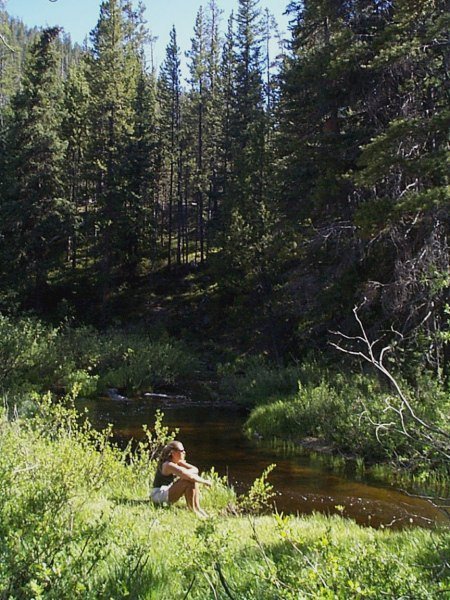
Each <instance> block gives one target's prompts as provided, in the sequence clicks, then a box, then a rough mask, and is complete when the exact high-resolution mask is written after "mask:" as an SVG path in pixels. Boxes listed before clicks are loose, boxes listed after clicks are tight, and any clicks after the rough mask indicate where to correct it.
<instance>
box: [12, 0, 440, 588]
mask: <svg viewBox="0 0 450 600" xmlns="http://www.w3.org/2000/svg"><path fill="white" fill-rule="evenodd" d="M60 1H62V0H60ZM236 5H237V8H236V11H234V12H233V13H231V14H225V13H224V11H223V10H222V9H221V7H220V0H205V3H204V4H203V5H202V6H200V3H198V11H197V14H196V16H195V20H194V22H193V24H192V37H191V43H190V46H189V47H187V48H181V47H180V46H179V43H178V40H177V31H176V29H175V27H173V28H172V30H171V31H170V39H169V43H168V45H167V47H166V49H165V55H164V58H163V61H162V63H161V64H159V65H156V64H154V63H153V59H152V56H153V53H152V47H153V44H154V38H153V37H152V33H151V27H152V24H151V23H147V22H146V20H145V18H144V5H143V3H141V2H139V3H138V2H132V1H131V0H103V1H102V2H99V15H98V21H97V24H96V26H95V28H94V29H93V30H92V31H91V32H90V33H89V32H86V35H87V37H86V41H85V42H84V44H82V45H80V44H74V43H73V42H72V41H71V38H70V35H68V34H67V33H65V32H64V31H63V30H62V29H61V28H59V27H49V28H45V29H41V28H37V27H35V28H29V27H26V26H25V25H24V24H23V23H22V22H21V21H20V20H17V19H15V18H12V17H11V16H10V15H9V14H8V12H7V2H6V1H4V0H0V396H1V397H2V399H3V401H2V404H1V406H0V600H16V599H17V600H21V599H24V600H25V599H26V600H31V599H36V600H37V599H55V600H62V599H65V598H71V599H72V598H80V599H91V598H92V599H100V598H101V599H103V598H104V599H105V600H106V599H112V598H114V600H115V599H119V598H131V599H136V600H138V599H140V598H142V599H157V600H158V599H161V600H164V599H169V598H177V599H178V598H180V600H181V599H183V598H198V599H199V600H200V599H206V598H214V599H218V598H236V599H242V600H246V599H248V600H251V599H256V598H258V599H266V598H267V600H269V599H275V598H276V599H286V600H290V599H294V598H298V599H303V598H305V599H306V598H323V599H329V600H332V599H334V598H336V599H340V598H342V599H344V600H345V599H347V598H365V597H370V598H376V599H380V598H385V597H387V598H411V600H416V599H422V598H423V599H431V600H432V599H433V598H444V597H447V596H446V594H448V593H450V568H449V564H450V537H449V528H448V522H447V525H445V526H444V527H443V528H442V529H437V530H435V531H433V532H429V531H425V530H420V529H417V530H411V533H410V532H406V531H399V532H388V531H375V530H372V529H370V528H366V529H364V528H359V527H358V526H357V525H355V524H354V523H350V522H349V523H347V522H346V521H345V519H344V518H343V517H339V516H335V517H330V518H329V519H328V520H327V517H325V516H320V515H315V516H313V517H310V518H309V520H307V519H306V518H305V519H304V520H302V519H301V518H299V517H297V518H294V517H290V516H285V515H282V514H281V515H280V514H276V515H264V516H263V515H262V513H265V512H266V509H267V506H268V505H269V498H270V496H271V487H270V484H269V483H268V482H267V478H266V475H265V474H263V475H262V477H261V479H260V480H257V481H256V482H255V484H254V487H253V488H252V490H250V492H249V493H248V495H247V496H246V497H245V498H244V497H239V496H237V495H236V494H235V493H234V492H233V490H230V489H229V488H228V487H227V485H226V481H225V480H223V479H222V478H221V477H219V476H218V475H217V473H215V472H214V469H213V470H212V472H211V473H210V474H209V477H211V479H212V480H213V486H212V489H211V490H208V491H207V492H206V493H205V502H206V506H207V509H208V512H212V513H213V518H211V519H209V520H207V521H205V522H204V523H200V524H194V525H193V524H192V522H193V519H194V517H192V516H191V515H190V514H187V511H185V510H179V509H174V510H172V507H170V508H169V509H167V511H165V510H162V512H161V511H158V509H155V508H154V507H152V506H151V505H148V503H147V504H145V506H144V504H142V506H139V505H138V504H137V503H136V502H134V500H133V498H136V496H145V494H146V488H145V485H144V480H145V481H147V479H148V478H149V477H150V478H151V477H152V474H153V472H154V469H155V464H156V463H155V456H156V452H157V450H159V449H160V448H161V445H164V443H166V442H167V440H168V439H170V435H169V431H168V430H167V428H165V427H164V425H163V424H162V423H161V420H160V417H161V415H159V416H158V417H157V419H156V422H155V426H154V429H153V430H152V431H150V430H146V436H147V437H146V441H145V442H141V443H139V444H138V445H137V446H136V447H133V448H132V447H131V446H129V447H127V448H126V449H125V450H123V449H119V448H118V447H116V446H114V444H112V443H111V442H110V437H111V435H110V434H111V432H110V431H109V432H108V431H106V432H98V431H96V430H95V429H94V428H93V427H92V425H90V424H89V422H88V421H86V422H85V423H84V424H83V423H81V421H80V415H79V414H78V413H77V412H76V410H75V408H74V406H75V402H76V399H77V398H78V397H82V398H85V397H96V396H99V395H101V394H105V392H106V390H108V389H116V390H118V391H119V392H120V393H121V394H124V395H126V396H127V397H136V396H139V395H141V396H142V394H143V393H144V392H154V393H156V394H157V393H169V394H171V393H186V394H187V395H188V396H189V397H194V396H196V397H198V398H201V399H204V400H205V402H208V401H211V400H213V401H214V402H218V403H221V402H223V403H226V402H232V403H233V404H235V405H238V406H239V407H241V409H242V410H243V411H244V412H245V414H246V419H247V420H246V425H245V427H246V433H247V435H248V436H249V437H253V438H256V439H258V440H272V439H274V438H276V439H278V440H284V441H288V442H290V443H293V444H294V445H300V446H301V445H302V440H304V439H306V438H313V439H317V440H321V441H324V442H325V443H326V444H327V445H328V446H329V447H331V448H332V451H333V453H334V454H335V455H340V456H345V457H346V458H351V459H352V460H356V461H357V464H358V465H359V466H360V468H361V469H366V468H367V469H369V468H371V467H373V466H374V465H375V466H377V467H378V468H380V465H381V466H382V467H381V468H382V469H386V471H385V472H384V475H385V476H386V477H398V478H400V479H401V478H404V479H401V481H402V484H403V483H405V481H406V479H408V481H410V482H411V481H416V482H417V481H420V483H421V484H423V485H424V486H426V490H427V492H426V493H427V497H428V498H429V499H430V501H432V502H433V503H434V504H435V505H438V506H439V507H440V508H441V509H442V510H443V511H444V513H445V514H446V515H447V521H448V516H449V513H450V501H449V499H448V498H449V496H450V492H449V481H450V467H449V464H450V419H449V415H450V394H449V391H450V294H449V290H450V249H449V232H450V227H449V225H450V195H449V175H448V173H449V170H448V164H449V154H448V150H449V143H448V140H449V137H448V134H449V125H450V103H449V99H450V42H449V37H448V32H449V26H450V14H449V12H448V3H447V2H446V1H444V0H345V1H344V0H342V1H337V0H304V1H296V0H292V1H290V2H289V1H288V0H286V14H287V16H288V19H289V29H288V32H287V34H286V35H285V36H282V35H280V33H279V29H278V25H277V23H276V20H275V18H274V16H273V15H272V14H271V13H270V11H269V10H268V9H267V8H265V7H264V0H238V2H237V3H236ZM124 498H125V499H126V501H125V500H124ZM118 499H122V500H120V501H119V500H118ZM230 507H233V510H231V509H230ZM241 517H242V518H241ZM179 522H181V523H182V527H181V528H179V525H178V523H179ZM168 530H174V533H173V535H174V536H175V537H174V538H173V540H172V542H173V543H174V544H176V548H177V550H178V551H179V555H180V556H181V557H182V559H183V561H184V563H183V565H182V566H180V565H178V564H176V563H175V562H174V561H175V558H176V557H172V554H171V546H170V543H169V542H170V540H169V539H168V536H167V531H168ZM349 532H350V533H349ZM153 536H154V537H153ZM152 538H153V541H152ZM155 540H156V543H155ZM236 557H238V560H237V564H236ZM165 565H167V566H165ZM239 565H242V566H243V568H242V569H240V568H238V567H239ZM174 569H175V570H177V573H178V574H179V577H178V576H177V578H176V581H173V580H172V576H173V572H174Z"/></svg>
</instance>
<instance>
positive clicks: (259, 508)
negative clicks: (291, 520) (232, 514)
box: [237, 464, 276, 514]
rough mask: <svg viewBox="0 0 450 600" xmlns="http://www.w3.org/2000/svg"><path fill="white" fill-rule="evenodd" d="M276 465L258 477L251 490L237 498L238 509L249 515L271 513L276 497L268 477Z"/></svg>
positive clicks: (266, 469) (269, 467)
mask: <svg viewBox="0 0 450 600" xmlns="http://www.w3.org/2000/svg"><path fill="white" fill-rule="evenodd" d="M275 467H276V465H275V464H272V465H269V466H268V467H266V468H265V469H264V471H263V472H262V475H261V477H257V478H256V479H255V481H254V482H253V484H252V485H251V487H250V489H249V490H248V491H247V492H246V494H244V495H243V496H240V497H238V498H237V502H238V508H239V509H240V510H241V511H242V512H243V513H247V514H261V513H263V512H267V511H271V509H272V505H271V501H272V500H273V498H274V497H275V491H274V489H273V485H272V484H271V483H269V481H267V477H268V476H269V475H270V473H271V472H272V471H273V470H274V469H275Z"/></svg>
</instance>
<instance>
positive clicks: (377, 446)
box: [225, 361, 449, 470]
mask: <svg viewBox="0 0 450 600" xmlns="http://www.w3.org/2000/svg"><path fill="white" fill-rule="evenodd" d="M256 365H257V366H256V368H255V361H248V362H247V367H248V370H244V366H243V365H241V369H242V370H241V371H238V374H237V373H234V375H232V376H230V375H228V377H230V379H228V380H227V379H226V378H225V384H226V387H225V389H228V390H230V393H234V396H233V397H234V398H235V399H237V400H241V401H243V400H244V401H246V402H247V403H248V405H249V406H251V407H253V410H252V412H251V414H250V416H249V418H248V420H247V423H246V430H247V433H248V435H249V436H257V437H262V438H264V439H266V440H270V439H272V438H274V437H275V438H280V439H284V440H286V439H287V440H292V441H295V442H301V441H302V440H303V439H304V438H308V437H313V438H319V439H321V440H324V441H325V442H327V443H328V444H330V446H331V447H332V448H334V449H335V450H336V451H340V452H342V453H344V454H347V455H352V456H360V457H363V458H364V459H365V460H367V461H368V462H376V461H385V460H388V459H391V458H393V457H394V456H397V457H403V464H404V465H406V464H408V466H409V467H410V469H412V470H416V469H420V468H421V466H422V468H425V463H424V462H422V461H423V459H424V458H425V456H427V457H428V459H429V460H431V461H432V463H433V464H435V467H436V468H438V465H440V464H441V462H442V459H439V457H438V456H436V455H435V452H434V451H433V449H432V448H431V447H428V446H427V447H426V448H422V447H421V445H420V444H419V443H416V441H417V440H415V439H411V438H408V437H407V436H406V435H404V434H403V433H402V432H401V431H400V429H399V428H398V427H394V426H393V423H392V421H395V414H394V410H395V409H396V410H398V409H399V408H400V406H399V400H398V399H397V398H396V397H395V395H394V394H393V393H392V390H390V389H389V388H387V387H384V386H383V385H382V384H381V383H380V382H379V381H378V380H376V379H374V378H372V377H369V376H363V375H356V374H349V375H347V376H345V375H343V374H341V373H338V372H336V371H333V370H331V369H323V368H322V369H321V368H319V367H317V366H316V365H314V364H305V365H303V366H296V367H295V368H294V367H290V368H286V369H285V370H283V369H282V370H275V371H272V367H268V366H264V365H263V364H261V363H260V362H257V361H256ZM273 372H274V373H275V376H274V377H273V378H272V377H271V374H272V373H273ZM283 375H284V376H283ZM294 382H295V388H296V391H293V390H292V386H293V385H294ZM402 387H404V389H407V390H408V394H409V396H410V397H411V404H412V406H413V407H414V410H415V412H416V414H417V415H419V416H420V417H422V418H423V419H425V420H427V421H428V422H432V423H435V425H436V426H438V427H442V428H444V429H445V428H446V427H447V426H448V424H446V417H445V415H446V413H447V412H448V410H449V405H448V402H449V400H448V394H447V393H446V391H445V389H444V388H443V387H442V385H441V384H440V383H439V382H438V381H436V380H434V379H432V378H431V377H430V376H429V375H426V374H423V375H421V376H420V377H416V384H415V389H413V388H412V387H411V385H408V384H407V383H406V382H402ZM388 405H390V406H391V408H390V409H388V408H387V407H388ZM405 418H406V419H407V417H405ZM378 424H383V425H382V426H381V427H378V428H377V425H378ZM419 457H421V458H419ZM420 465H421V466H420Z"/></svg>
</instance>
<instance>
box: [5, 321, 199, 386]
mask: <svg viewBox="0 0 450 600" xmlns="http://www.w3.org/2000/svg"><path fill="white" fill-rule="evenodd" d="M0 335H1V342H0V358H1V359H2V361H1V365H2V366H1V367H0V376H1V377H0V381H1V382H2V385H3V389H4V390H11V389H15V390H19V389H22V390H27V389H34V390H37V391H42V390H48V389H52V390H66V391H67V392H70V390H71V389H72V388H74V387H76V388H77V391H78V393H79V394H81V395H83V396H89V395H94V394H96V393H97V394H98V393H100V392H104V391H105V389H106V388H108V387H120V388H123V389H125V390H127V391H128V392H138V391H151V390H152V389H154V388H155V387H158V386H159V387H161V386H165V385H171V386H174V385H180V384H181V382H184V381H186V380H188V379H190V378H192V376H193V375H194V373H195V372H197V371H198V370H199V369H200V364H199V361H198V360H197V358H196V357H195V355H193V354H192V352H190V351H189V350H188V349H187V347H186V346H185V345H184V344H183V343H181V342H177V341H176V340H172V339H171V338H170V337H169V336H167V335H164V334H161V333H159V334H158V337H157V339H154V337H153V336H151V335H148V334H147V333H128V332H124V331H120V330H110V331H107V332H103V333H99V332H97V331H96V330H95V329H93V328H91V327H70V326H68V325H64V326H60V327H51V326H47V325H44V324H43V323H42V322H40V321H38V320H36V319H17V320H13V319H11V318H8V317H6V316H3V315H0ZM155 337H156V335H155Z"/></svg>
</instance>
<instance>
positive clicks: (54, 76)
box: [0, 28, 73, 310]
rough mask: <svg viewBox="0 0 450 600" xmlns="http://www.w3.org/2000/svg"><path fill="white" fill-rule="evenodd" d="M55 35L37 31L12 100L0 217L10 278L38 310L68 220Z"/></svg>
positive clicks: (59, 260) (57, 264)
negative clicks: (38, 34) (38, 35)
mask: <svg viewBox="0 0 450 600" xmlns="http://www.w3.org/2000/svg"><path fill="white" fill-rule="evenodd" d="M58 34H59V29H58V28H53V29H46V30H44V31H43V32H42V34H41V36H40V37H39V38H38V40H37V41H36V43H35V44H34V46H33V47H32V49H31V52H30V55H29V58H28V60H27V63H26V65H25V72H24V76H23V79H22V88H21V90H20V92H18V93H17V94H16V95H15V96H14V98H13V101H12V108H13V115H14V116H13V119H12V121H11V124H10V129H9V132H8V140H7V148H8V156H7V165H6V173H5V175H6V179H7V189H8V190H9V193H8V196H7V198H6V199H5V200H4V202H3V204H2V206H1V213H2V215H1V217H2V218H1V219H0V221H1V223H2V225H1V228H2V256H4V257H6V259H7V269H8V274H9V277H10V281H11V282H12V284H13V286H14V287H16V288H17V289H19V290H22V292H23V293H26V294H28V300H29V301H30V303H31V304H32V305H33V306H34V307H35V308H36V309H38V310H42V309H43V302H44V298H45V295H46V289H47V288H48V287H49V285H50V277H51V276H52V275H54V274H55V272H56V271H57V270H58V269H61V267H62V266H63V264H64V258H65V251H66V248H67V240H68V236H69V233H70V230H71V228H72V221H73V212H72V206H71V204H70V202H69V201H68V200H67V199H66V193H65V192H66V190H65V189H64V177H63V168H64V155H65V144H64V142H63V141H62V139H61V126H62V119H63V115H64V110H63V108H64V107H63V94H62V83H61V79H60V77H59V64H60V57H59V55H58V53H57V50H56V41H57V39H58Z"/></svg>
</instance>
